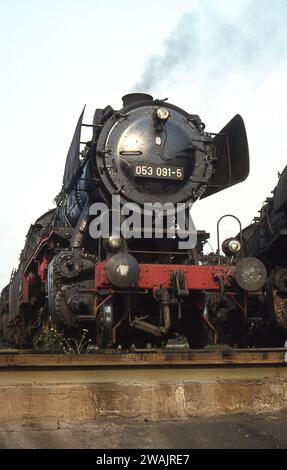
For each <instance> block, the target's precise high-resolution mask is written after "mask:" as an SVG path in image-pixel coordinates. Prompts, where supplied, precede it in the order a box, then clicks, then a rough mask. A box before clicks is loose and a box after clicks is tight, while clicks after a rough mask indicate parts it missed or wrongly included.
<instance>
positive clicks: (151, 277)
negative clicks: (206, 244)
mask: <svg viewBox="0 0 287 470" xmlns="http://www.w3.org/2000/svg"><path fill="white" fill-rule="evenodd" d="M105 266H106V261H101V262H100V263H98V264H96V269H95V287H96V289H104V288H109V287H111V285H110V283H109V281H108V279H107V276H106V272H105ZM177 271H183V273H184V275H185V279H186V284H187V288H188V289H189V290H220V283H219V280H218V278H219V277H221V278H222V279H223V283H224V287H225V288H227V289H230V288H231V287H233V286H234V274H235V266H224V265H216V266H198V265H189V266H188V265H182V264H173V265H169V264H141V265H140V275H139V281H138V285H137V287H138V288H139V289H159V288H160V287H164V288H169V287H172V275H173V273H175V272H177Z"/></svg>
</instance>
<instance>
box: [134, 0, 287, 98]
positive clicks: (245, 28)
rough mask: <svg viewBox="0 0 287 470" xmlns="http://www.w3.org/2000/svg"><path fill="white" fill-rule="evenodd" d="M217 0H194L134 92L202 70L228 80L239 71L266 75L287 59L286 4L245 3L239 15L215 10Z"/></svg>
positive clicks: (282, 1) (263, 0) (262, 0)
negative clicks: (189, 9) (197, 0)
mask: <svg viewBox="0 0 287 470" xmlns="http://www.w3.org/2000/svg"><path fill="white" fill-rule="evenodd" d="M217 5H218V4H217V2H214V1H210V0H205V1H204V0H201V1H200V2H195V3H194V6H193V10H192V11H191V12H189V13H187V14H185V15H184V16H183V17H182V18H181V19H180V21H179V22H178V24H177V26H176V27H175V29H174V30H173V31H172V32H171V34H170V36H169V37H168V38H167V39H165V41H164V42H163V52H162V54H159V55H153V56H151V57H149V58H148V59H147V61H146V63H145V67H144V70H143V73H142V76H141V78H140V80H139V81H138V82H137V83H136V84H135V86H134V91H147V92H151V91H152V90H154V89H157V88H158V87H159V85H160V84H161V83H162V82H163V81H169V80H174V78H176V79H177V81H179V75H180V80H186V79H188V80H189V81H190V80H192V79H193V78H194V77H196V74H197V71H198V69H200V70H201V71H203V72H204V76H202V77H196V78H198V79H199V80H203V81H204V80H206V79H207V77H209V78H210V77H213V78H214V79H216V78H219V77H220V78H221V79H222V78H226V77H227V75H228V74H229V73H230V72H232V71H233V72H234V71H236V70H240V71H243V70H245V71H248V70H249V71H250V72H251V73H253V71H254V70H256V73H258V71H260V70H261V71H262V72H263V73H268V71H272V70H273V71H274V69H275V68H276V67H278V65H282V64H283V63H284V64H286V63H287V53H286V44H287V28H286V24H287V2H286V1H285V0H276V2H270V1H269V0H252V1H245V2H243V8H241V9H240V11H239V12H238V14H237V15H233V16H232V15H231V17H229V19H227V18H228V15H226V14H225V13H224V9H223V11H222V10H221V11H220V9H218V8H217Z"/></svg>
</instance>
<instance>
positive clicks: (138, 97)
mask: <svg viewBox="0 0 287 470" xmlns="http://www.w3.org/2000/svg"><path fill="white" fill-rule="evenodd" d="M122 100H123V106H124V107H125V106H129V105H130V104H134V103H137V102H138V101H153V97H152V96H151V95H148V94H147V93H128V94H127V95H124V96H123V97H122Z"/></svg>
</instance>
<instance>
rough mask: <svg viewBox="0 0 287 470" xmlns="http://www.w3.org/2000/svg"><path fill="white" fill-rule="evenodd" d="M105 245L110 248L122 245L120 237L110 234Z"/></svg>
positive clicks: (113, 248) (116, 248)
mask: <svg viewBox="0 0 287 470" xmlns="http://www.w3.org/2000/svg"><path fill="white" fill-rule="evenodd" d="M107 245H108V247H109V248H110V249H111V250H118V249H119V248H120V247H121V245H122V239H121V238H120V237H115V236H113V235H111V236H110V237H109V238H108V239H107Z"/></svg>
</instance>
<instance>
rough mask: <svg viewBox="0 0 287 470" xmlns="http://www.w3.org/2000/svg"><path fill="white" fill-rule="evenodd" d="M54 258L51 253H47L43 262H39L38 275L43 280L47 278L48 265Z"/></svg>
mask: <svg viewBox="0 0 287 470" xmlns="http://www.w3.org/2000/svg"><path fill="white" fill-rule="evenodd" d="M51 259H52V256H51V255H47V254H45V255H44V256H43V259H42V261H41V262H38V275H39V276H40V278H41V280H42V281H46V280H47V274H48V266H49V263H50V261H51Z"/></svg>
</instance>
